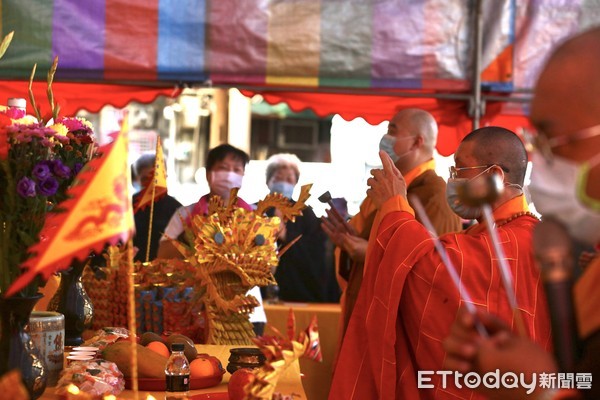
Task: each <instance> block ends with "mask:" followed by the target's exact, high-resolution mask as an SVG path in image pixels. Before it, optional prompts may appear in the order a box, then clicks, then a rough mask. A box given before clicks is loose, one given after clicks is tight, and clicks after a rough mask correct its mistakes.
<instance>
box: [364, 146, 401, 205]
mask: <svg viewBox="0 0 600 400" xmlns="http://www.w3.org/2000/svg"><path fill="white" fill-rule="evenodd" d="M379 158H381V162H382V164H383V168H382V169H372V170H371V175H373V176H372V177H371V178H369V179H368V180H367V185H369V186H370V189H368V190H367V196H369V197H370V198H371V199H372V200H373V202H374V203H375V205H376V206H377V208H380V207H381V205H382V204H383V203H385V202H386V201H387V200H388V199H390V198H392V197H394V196H397V195H400V196H402V197H404V198H406V181H405V180H404V177H403V176H402V173H401V172H400V171H399V170H398V168H396V166H395V165H394V162H393V161H392V159H391V158H390V156H389V155H387V153H386V152H384V151H380V152H379Z"/></svg>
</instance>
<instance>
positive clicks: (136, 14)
mask: <svg viewBox="0 0 600 400" xmlns="http://www.w3.org/2000/svg"><path fill="white" fill-rule="evenodd" d="M588 3H589V4H588ZM591 3H592V2H587V1H583V0H572V1H568V2H565V1H558V0H535V1H534V0H531V1H525V0H494V1H484V2H483V4H484V8H483V26H484V41H483V43H484V45H483V54H482V61H483V63H482V65H483V67H484V72H483V78H484V81H485V85H486V87H489V88H493V89H495V90H498V89H504V90H522V89H529V88H531V87H532V85H533V82H534V79H535V75H536V73H537V71H538V70H539V67H540V65H541V63H542V62H543V61H544V58H545V55H546V54H547V52H548V50H549V49H550V48H551V46H552V45H554V44H555V43H556V41H558V40H560V39H561V38H563V37H564V36H566V35H568V34H571V33H573V32H574V31H576V30H579V29H582V28H583V27H585V26H587V25H590V24H595V23H598V22H599V16H600V14H599V8H600V7H599V6H598V5H597V4H596V5H593V4H591ZM471 8H472V2H468V1H465V0H411V1H409V0H262V1H256V0H213V1H210V0H85V1H81V0H3V1H2V7H1V31H2V34H3V35H4V34H6V33H7V32H9V31H11V30H14V31H15V38H14V40H13V44H12V45H11V48H10V49H9V50H8V52H7V54H6V56H5V57H4V59H3V60H2V62H1V64H0V79H1V78H4V79H27V78H28V77H29V74H30V72H31V68H32V66H33V64H34V63H38V71H46V70H47V69H48V67H49V66H50V64H51V62H52V59H53V57H54V56H58V57H59V71H58V75H57V80H77V81H81V80H83V81H92V82H128V83H144V84H148V83H151V84H154V85H157V84H161V83H162V84H173V83H177V82H185V83H208V82H210V83H212V84H217V85H218V84H228V85H238V86H239V85H276V86H282V85H283V86H287V85H292V86H300V87H306V88H315V87H319V88H327V87H336V88H340V87H343V88H356V89H358V88H362V89H364V88H369V89H383V88H393V89H431V90H436V91H447V90H452V91H461V90H465V89H468V87H469V85H470V84H469V82H470V79H471V75H472V74H471V72H470V71H471V67H472V50H473V46H472V43H473V40H472V38H473V35H474V31H473V29H474V28H473V18H474V16H473V12H472V10H471ZM42 76H43V74H41V73H40V77H42Z"/></svg>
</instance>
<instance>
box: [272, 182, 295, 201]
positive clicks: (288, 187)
mask: <svg viewBox="0 0 600 400" xmlns="http://www.w3.org/2000/svg"><path fill="white" fill-rule="evenodd" d="M294 186H295V185H292V184H291V183H289V182H284V181H278V182H273V183H271V184H270V185H269V190H270V191H271V193H281V194H282V195H284V196H285V197H287V198H288V199H291V198H292V193H294Z"/></svg>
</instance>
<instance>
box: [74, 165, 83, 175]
mask: <svg viewBox="0 0 600 400" xmlns="http://www.w3.org/2000/svg"><path fill="white" fill-rule="evenodd" d="M82 168H83V164H82V163H80V162H78V163H75V165H73V176H75V175H77V174H78V173H79V171H81V169H82Z"/></svg>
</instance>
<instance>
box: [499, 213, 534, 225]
mask: <svg viewBox="0 0 600 400" xmlns="http://www.w3.org/2000/svg"><path fill="white" fill-rule="evenodd" d="M525 215H528V216H530V217H532V218H535V219H537V220H538V221H539V220H540V219H539V218H538V217H537V215H535V214H534V213H532V212H530V211H521V212H518V213H516V214H513V215H511V216H510V217H508V218H506V219H502V220H500V221H496V228H497V227H499V226H502V225H506V224H508V223H509V222H511V221H514V220H515V219H517V218H519V217H523V216H525Z"/></svg>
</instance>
